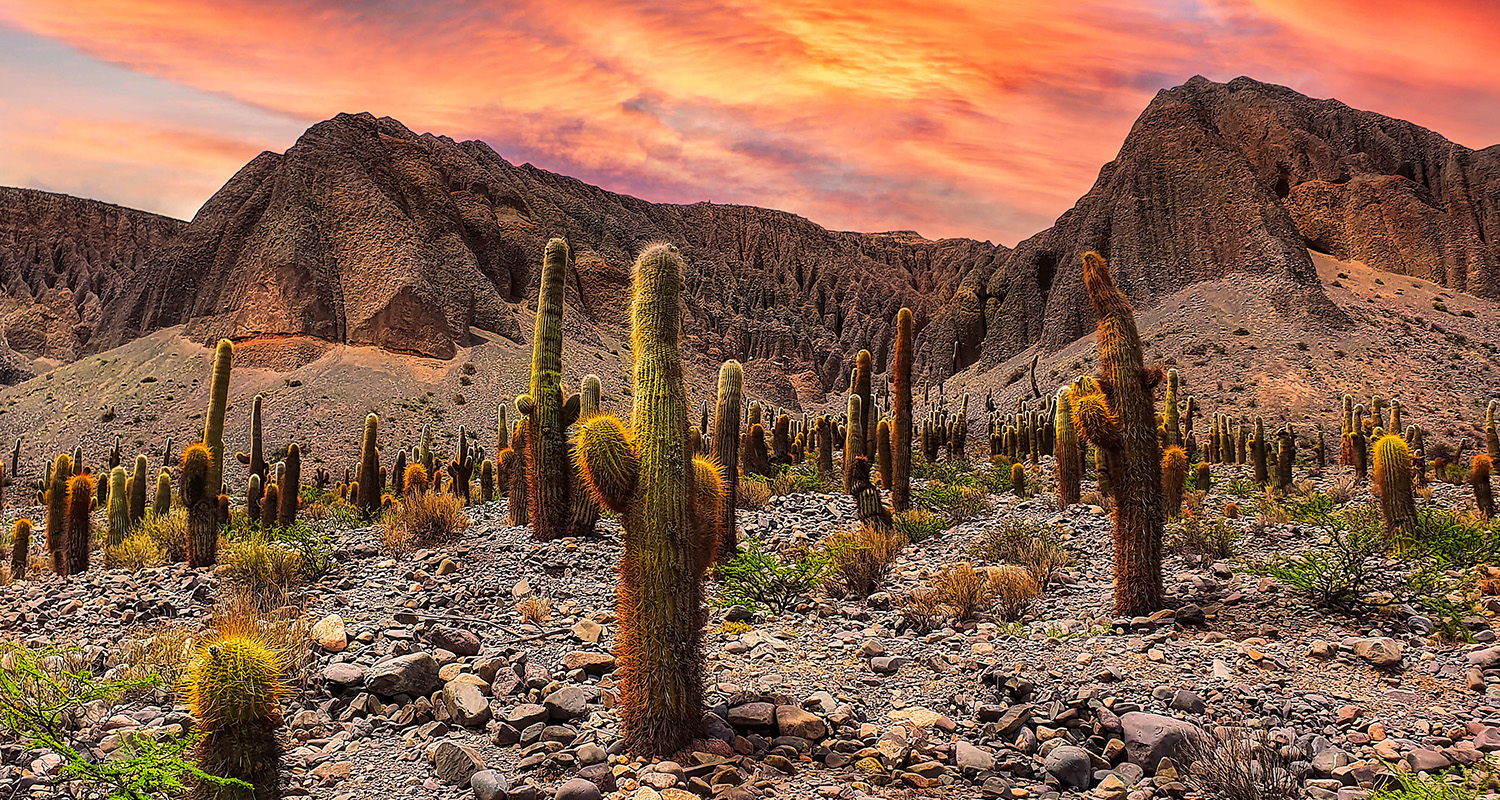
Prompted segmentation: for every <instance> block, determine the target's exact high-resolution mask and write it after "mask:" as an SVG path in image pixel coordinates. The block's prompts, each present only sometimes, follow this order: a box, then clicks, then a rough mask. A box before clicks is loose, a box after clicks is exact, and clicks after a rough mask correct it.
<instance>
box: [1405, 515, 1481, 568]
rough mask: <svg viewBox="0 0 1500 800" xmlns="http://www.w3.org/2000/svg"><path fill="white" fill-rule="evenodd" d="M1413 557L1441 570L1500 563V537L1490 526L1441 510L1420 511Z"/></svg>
mask: <svg viewBox="0 0 1500 800" xmlns="http://www.w3.org/2000/svg"><path fill="white" fill-rule="evenodd" d="M1414 538H1415V541H1416V546H1415V548H1413V552H1412V555H1415V556H1417V557H1425V558H1431V559H1433V560H1434V561H1436V562H1437V564H1438V565H1439V566H1440V567H1443V568H1453V567H1470V566H1474V565H1476V564H1487V563H1493V562H1496V561H1500V534H1497V533H1496V531H1495V526H1494V525H1493V524H1491V523H1489V522H1482V521H1478V520H1467V519H1464V518H1463V517H1460V516H1459V515H1457V514H1454V513H1452V512H1450V511H1445V510H1443V509H1440V508H1427V507H1424V508H1419V509H1417V531H1416V536H1415V537H1414Z"/></svg>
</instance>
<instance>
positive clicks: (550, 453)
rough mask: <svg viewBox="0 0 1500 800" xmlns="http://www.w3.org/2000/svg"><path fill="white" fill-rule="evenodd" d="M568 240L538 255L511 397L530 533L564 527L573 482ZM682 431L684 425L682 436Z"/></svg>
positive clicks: (553, 533) (545, 535)
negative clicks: (523, 355)
mask: <svg viewBox="0 0 1500 800" xmlns="http://www.w3.org/2000/svg"><path fill="white" fill-rule="evenodd" d="M567 267H568V243H567V242H566V241H564V240H562V239H553V240H551V241H549V242H547V249H546V252H545V253H544V254H543V256H542V284H541V289H540V290H539V291H538V294H537V308H536V330H535V335H534V336H533V337H532V350H531V388H530V391H529V392H528V393H527V394H523V395H521V396H519V397H517V398H516V410H517V411H518V412H520V413H521V415H522V416H523V417H524V418H525V420H526V426H527V428H526V431H527V435H526V476H527V489H528V491H527V494H528V495H529V511H530V515H531V529H532V534H533V535H534V536H535V537H536V538H538V539H543V540H546V539H555V538H557V537H559V536H563V535H565V533H566V525H567V519H566V515H567V513H568V509H569V504H568V493H569V491H570V490H571V489H572V486H573V478H572V476H571V475H569V467H568V460H567V438H566V432H567V430H568V426H570V425H572V424H573V423H574V422H575V421H577V419H578V409H579V401H578V397H577V395H573V396H570V397H567V398H564V396H563V388H562V345H563V335H562V319H563V282H564V278H565V273H566V271H567ZM686 437H687V433H686V432H685V431H684V433H683V438H686Z"/></svg>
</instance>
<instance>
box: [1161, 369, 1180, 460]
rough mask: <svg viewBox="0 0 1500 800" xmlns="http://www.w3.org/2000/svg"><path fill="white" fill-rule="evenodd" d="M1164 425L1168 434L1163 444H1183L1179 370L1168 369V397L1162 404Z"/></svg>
mask: <svg viewBox="0 0 1500 800" xmlns="http://www.w3.org/2000/svg"><path fill="white" fill-rule="evenodd" d="M1162 409H1163V411H1162V427H1163V429H1164V430H1165V431H1166V436H1165V437H1164V438H1163V440H1162V444H1163V445H1165V446H1167V447H1172V446H1173V445H1181V444H1182V420H1181V417H1180V416H1179V412H1178V408H1177V370H1175V369H1169V370H1167V398H1166V401H1165V403H1164V405H1163V406H1162Z"/></svg>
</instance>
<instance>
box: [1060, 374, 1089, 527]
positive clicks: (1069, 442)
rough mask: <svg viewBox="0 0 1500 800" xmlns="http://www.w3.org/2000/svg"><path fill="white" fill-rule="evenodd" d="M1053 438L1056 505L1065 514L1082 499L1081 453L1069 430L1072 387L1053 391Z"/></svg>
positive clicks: (1076, 438)
mask: <svg viewBox="0 0 1500 800" xmlns="http://www.w3.org/2000/svg"><path fill="white" fill-rule="evenodd" d="M1053 424H1054V426H1055V431H1056V433H1055V435H1056V437H1057V442H1056V445H1055V447H1054V449H1055V450H1056V451H1057V453H1056V460H1057V505H1058V508H1059V509H1061V510H1064V511H1066V510H1067V508H1068V506H1071V505H1074V504H1076V503H1077V502H1078V499H1079V498H1080V497H1081V496H1082V483H1083V451H1082V450H1080V449H1079V447H1078V434H1077V432H1076V429H1075V428H1074V427H1073V387H1072V386H1064V387H1062V388H1061V389H1058V390H1057V412H1056V421H1055V422H1054V423H1053Z"/></svg>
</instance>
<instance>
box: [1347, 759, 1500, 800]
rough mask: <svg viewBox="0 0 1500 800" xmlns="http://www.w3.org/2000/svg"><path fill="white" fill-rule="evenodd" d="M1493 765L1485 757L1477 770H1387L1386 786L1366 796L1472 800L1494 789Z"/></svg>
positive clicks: (1384, 799)
mask: <svg viewBox="0 0 1500 800" xmlns="http://www.w3.org/2000/svg"><path fill="white" fill-rule="evenodd" d="M1495 773H1496V768H1495V762H1494V760H1493V756H1485V758H1484V760H1483V761H1481V762H1480V763H1479V764H1478V765H1477V766H1475V767H1471V768H1468V769H1463V768H1460V769H1450V770H1446V771H1444V772H1440V773H1438V774H1436V775H1427V774H1425V773H1416V772H1410V771H1408V770H1406V769H1402V768H1401V767H1396V768H1395V769H1392V770H1391V776H1392V778H1393V779H1394V780H1393V781H1392V782H1391V783H1390V784H1388V785H1387V786H1385V787H1384V788H1382V789H1379V790H1377V791H1376V792H1375V793H1374V794H1372V795H1370V800H1475V798H1478V797H1480V796H1481V793H1484V796H1491V795H1490V794H1489V792H1490V791H1493V790H1494V789H1495Z"/></svg>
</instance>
